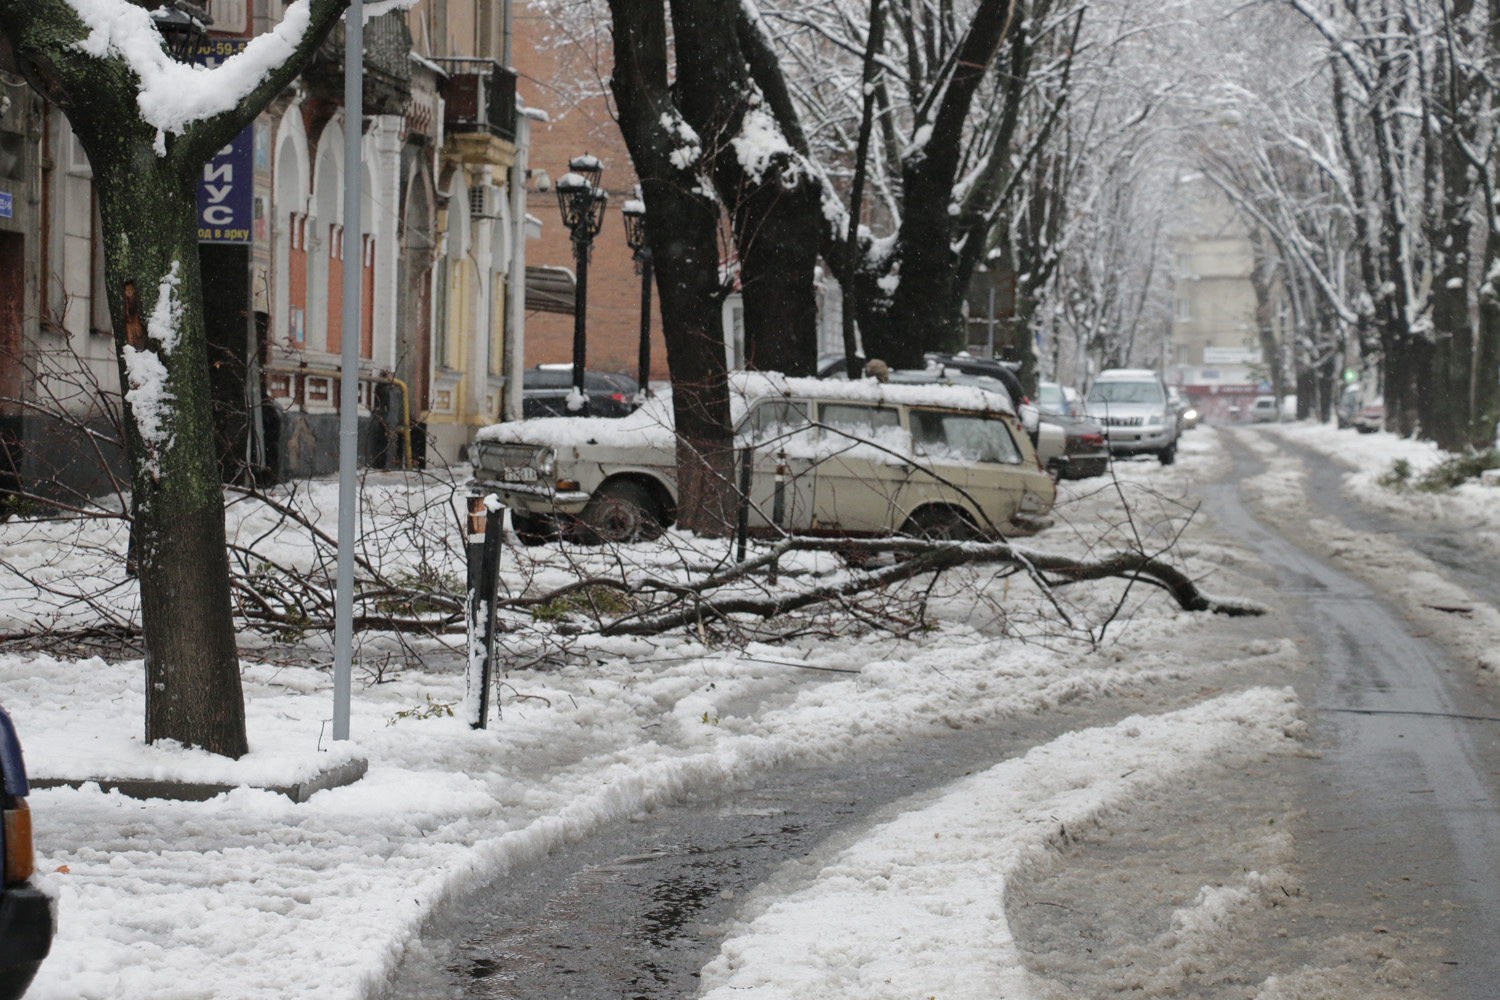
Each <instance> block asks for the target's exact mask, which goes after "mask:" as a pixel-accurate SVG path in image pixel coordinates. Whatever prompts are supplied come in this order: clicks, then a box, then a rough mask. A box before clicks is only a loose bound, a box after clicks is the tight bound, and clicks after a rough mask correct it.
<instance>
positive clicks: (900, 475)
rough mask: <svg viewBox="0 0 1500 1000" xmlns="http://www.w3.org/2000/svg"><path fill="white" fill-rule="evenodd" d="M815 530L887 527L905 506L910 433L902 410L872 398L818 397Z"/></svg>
mask: <svg viewBox="0 0 1500 1000" xmlns="http://www.w3.org/2000/svg"><path fill="white" fill-rule="evenodd" d="M817 416H818V422H817V458H818V461H817V468H816V475H815V479H814V482H813V505H812V506H813V509H812V517H813V523H812V525H811V527H812V528H813V529H815V530H822V531H837V532H842V533H848V534H878V533H888V532H891V531H895V530H896V529H898V528H900V527H901V525H902V524H903V523H905V521H906V515H907V514H908V513H909V511H908V510H907V509H906V508H905V507H904V506H903V500H902V494H903V492H904V489H905V485H906V478H907V475H908V473H909V472H910V470H911V438H910V435H909V434H908V433H907V431H906V428H905V427H904V426H902V420H901V410H900V409H899V408H898V407H894V406H880V405H877V404H874V403H856V402H842V401H839V402H819V403H818V409H817Z"/></svg>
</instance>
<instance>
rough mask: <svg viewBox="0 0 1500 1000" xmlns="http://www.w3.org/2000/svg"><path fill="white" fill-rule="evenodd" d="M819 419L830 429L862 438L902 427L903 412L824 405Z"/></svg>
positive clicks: (878, 407) (884, 407) (865, 407)
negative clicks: (886, 429) (891, 428)
mask: <svg viewBox="0 0 1500 1000" xmlns="http://www.w3.org/2000/svg"><path fill="white" fill-rule="evenodd" d="M818 417H819V419H820V420H821V421H822V423H823V424H825V425H826V426H828V427H833V428H837V429H838V430H840V431H846V432H848V433H849V434H851V435H853V436H854V437H861V438H869V437H873V436H874V435H875V434H877V433H879V432H880V431H881V430H883V429H885V428H888V427H900V426H901V411H900V410H897V409H895V408H894V407H890V406H865V405H863V404H860V403H824V404H823V405H822V406H821V407H819V412H818Z"/></svg>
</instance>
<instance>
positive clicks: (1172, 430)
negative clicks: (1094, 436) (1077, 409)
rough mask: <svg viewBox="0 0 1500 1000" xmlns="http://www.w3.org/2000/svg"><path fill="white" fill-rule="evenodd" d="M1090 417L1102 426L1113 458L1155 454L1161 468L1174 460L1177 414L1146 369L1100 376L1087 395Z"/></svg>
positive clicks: (1164, 389)
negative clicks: (1113, 455) (1114, 456)
mask: <svg viewBox="0 0 1500 1000" xmlns="http://www.w3.org/2000/svg"><path fill="white" fill-rule="evenodd" d="M1088 408H1089V416H1091V417H1093V418H1094V419H1095V420H1097V421H1099V422H1100V423H1101V424H1103V425H1104V436H1105V437H1106V438H1107V439H1108V440H1109V450H1110V452H1111V453H1113V454H1115V455H1140V454H1148V453H1149V454H1155V455H1156V457H1157V458H1159V459H1160V460H1161V464H1162V465H1171V464H1172V463H1173V462H1175V461H1176V460H1177V430H1178V420H1177V413H1176V411H1175V410H1174V409H1173V408H1172V404H1171V401H1170V400H1169V399H1168V398H1167V387H1166V386H1165V385H1163V384H1162V381H1161V379H1160V378H1159V377H1158V376H1157V374H1156V372H1154V371H1152V370H1151V369H1149V368H1111V369H1109V370H1107V371H1102V372H1100V373H1099V377H1098V378H1097V379H1095V380H1094V385H1093V387H1092V388H1091V389H1089V395H1088Z"/></svg>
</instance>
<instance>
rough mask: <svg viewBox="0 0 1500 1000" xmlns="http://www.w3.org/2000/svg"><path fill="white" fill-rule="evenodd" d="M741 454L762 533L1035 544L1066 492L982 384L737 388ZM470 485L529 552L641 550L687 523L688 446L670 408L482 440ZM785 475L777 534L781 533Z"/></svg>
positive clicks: (753, 518)
mask: <svg viewBox="0 0 1500 1000" xmlns="http://www.w3.org/2000/svg"><path fill="white" fill-rule="evenodd" d="M730 384H731V401H732V404H733V413H734V419H735V448H736V452H737V453H738V454H743V453H744V451H745V450H746V449H750V450H751V453H752V459H751V482H750V515H749V518H750V530H751V532H752V533H753V534H759V535H762V536H774V535H777V534H779V533H780V532H782V531H787V532H799V533H801V532H815V533H820V534H830V535H840V536H875V535H889V534H893V533H909V534H926V535H929V536H932V535H939V536H941V537H946V538H968V537H980V536H988V535H996V534H1000V535H1007V534H1024V533H1026V532H1028V531H1031V530H1035V524H1034V522H1028V521H1027V519H1026V516H1027V515H1037V514H1044V513H1046V512H1047V511H1048V510H1049V509H1050V508H1051V505H1052V501H1053V499H1054V497H1055V495H1056V489H1055V487H1054V485H1053V483H1052V480H1051V478H1050V477H1049V476H1048V475H1047V473H1046V472H1045V471H1043V469H1042V467H1041V465H1040V464H1039V463H1038V462H1037V458H1036V453H1035V452H1034V451H1033V450H1032V446H1031V441H1030V439H1029V438H1028V437H1027V436H1026V433H1025V432H1024V431H1023V430H1022V429H1021V427H1020V425H1019V424H1018V423H1017V421H1016V417H1015V413H1014V411H1013V410H1012V408H1011V405H1010V400H1009V399H1007V398H1005V397H1003V396H1000V395H997V394H995V393H992V392H986V391H984V390H982V389H978V388H975V387H971V386H957V385H894V384H889V385H887V384H881V383H878V382H876V381H874V380H873V379H869V380H862V381H857V382H842V381H829V380H822V379H798V378H784V377H782V376H779V375H774V374H751V373H737V374H735V375H733V376H731V383H730ZM473 455H474V471H475V482H474V483H473V485H474V486H475V487H476V488H478V489H481V490H484V491H486V492H493V493H495V494H497V495H498V497H499V499H500V501H501V502H502V503H504V504H505V505H506V506H508V507H510V508H511V516H512V523H513V526H514V527H515V529H516V531H517V533H518V534H519V535H520V536H521V537H522V539H523V540H525V541H529V542H537V541H544V540H546V539H547V538H549V537H552V536H553V535H555V534H556V533H558V532H559V531H561V532H562V533H563V534H565V535H567V536H569V537H573V538H577V539H580V540H584V541H634V540H636V539H640V538H649V537H652V536H654V535H656V534H658V533H659V532H660V531H661V529H662V528H663V527H664V526H665V525H668V524H670V523H671V522H672V521H673V520H674V519H675V517H676V510H677V502H678V496H677V448H676V436H675V434H674V433H673V430H672V409H671V404H670V399H669V398H668V397H667V396H666V394H663V395H662V396H659V397H657V398H654V399H652V400H650V401H648V402H647V403H646V404H645V405H643V406H642V407H641V408H640V409H638V410H636V411H635V412H634V413H632V414H630V415H629V416H626V417H622V418H620V419H618V420H608V421H603V420H586V419H581V418H576V417H555V418H542V419H538V420H526V421H518V422H511V423H503V424H494V425H492V426H490V427H486V428H484V429H483V430H481V431H480V432H479V433H478V435H476V440H475V443H474V448H473ZM778 465H783V466H784V467H785V476H786V480H785V482H786V485H785V490H784V501H783V514H782V520H781V523H780V524H779V525H778V524H775V523H773V509H774V489H775V478H776V470H777V466H778Z"/></svg>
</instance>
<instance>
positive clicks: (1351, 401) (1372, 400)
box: [1333, 383, 1385, 434]
mask: <svg viewBox="0 0 1500 1000" xmlns="http://www.w3.org/2000/svg"><path fill="white" fill-rule="evenodd" d="M1333 412H1334V416H1335V417H1336V418H1337V420H1338V424H1339V428H1340V429H1343V428H1345V427H1353V428H1354V429H1355V430H1357V431H1359V432H1360V433H1362V434H1372V433H1374V432H1375V431H1378V430H1380V429H1382V428H1383V427H1385V399H1384V398H1383V397H1381V396H1379V395H1377V394H1375V393H1374V392H1372V391H1371V390H1369V389H1367V388H1366V387H1364V386H1362V385H1360V384H1358V383H1355V384H1352V385H1348V386H1345V387H1344V391H1343V392H1342V393H1341V394H1340V395H1339V398H1338V402H1336V403H1334V404H1333Z"/></svg>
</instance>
